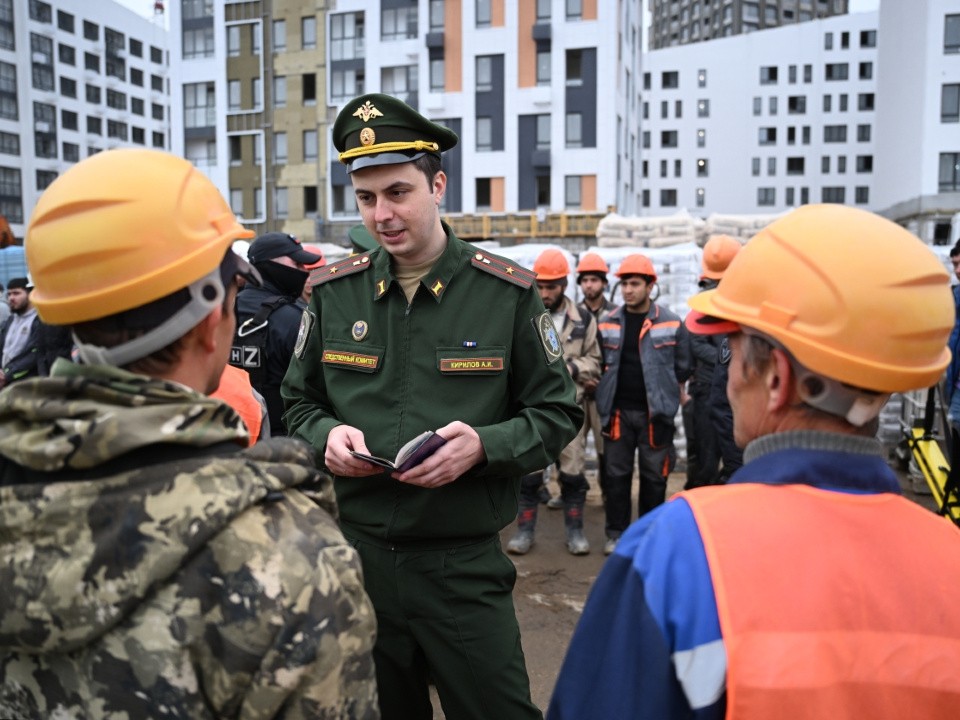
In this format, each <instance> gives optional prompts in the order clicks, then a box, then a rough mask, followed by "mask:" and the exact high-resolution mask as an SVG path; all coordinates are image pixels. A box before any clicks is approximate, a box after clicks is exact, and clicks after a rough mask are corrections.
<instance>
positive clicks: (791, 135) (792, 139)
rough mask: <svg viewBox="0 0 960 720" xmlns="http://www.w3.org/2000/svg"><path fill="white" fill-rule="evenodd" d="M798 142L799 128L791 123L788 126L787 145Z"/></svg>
mask: <svg viewBox="0 0 960 720" xmlns="http://www.w3.org/2000/svg"><path fill="white" fill-rule="evenodd" d="M796 144H797V128H796V126H795V125H791V126H790V127H788V128H787V145H796Z"/></svg>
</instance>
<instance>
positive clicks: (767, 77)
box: [760, 65, 777, 85]
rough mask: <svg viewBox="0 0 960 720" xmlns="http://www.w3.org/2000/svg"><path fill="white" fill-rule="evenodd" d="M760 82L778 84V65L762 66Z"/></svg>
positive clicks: (762, 83)
mask: <svg viewBox="0 0 960 720" xmlns="http://www.w3.org/2000/svg"><path fill="white" fill-rule="evenodd" d="M760 84H761V85H776V84H777V66H776V65H764V66H763V67H761V68H760Z"/></svg>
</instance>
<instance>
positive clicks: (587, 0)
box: [580, 0, 597, 20]
mask: <svg viewBox="0 0 960 720" xmlns="http://www.w3.org/2000/svg"><path fill="white" fill-rule="evenodd" d="M580 19H581V20H596V19H597V0H583V2H582V3H581V5H580Z"/></svg>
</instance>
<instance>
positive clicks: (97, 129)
mask: <svg viewBox="0 0 960 720" xmlns="http://www.w3.org/2000/svg"><path fill="white" fill-rule="evenodd" d="M87 133H88V134H89V135H103V122H102V121H101V120H100V118H98V117H93V116H92V115H87Z"/></svg>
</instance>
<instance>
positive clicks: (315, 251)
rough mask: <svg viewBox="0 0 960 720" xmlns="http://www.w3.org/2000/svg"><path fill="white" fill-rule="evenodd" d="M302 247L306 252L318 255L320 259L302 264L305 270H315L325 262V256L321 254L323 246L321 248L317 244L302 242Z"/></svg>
mask: <svg viewBox="0 0 960 720" xmlns="http://www.w3.org/2000/svg"><path fill="white" fill-rule="evenodd" d="M303 249H304V250H306V251H307V252H311V253H313V254H314V255H319V256H320V259H319V260H317V261H316V262H313V263H309V264H307V265H304V267H305V268H306V269H307V270H316V269H317V268H318V267H323V266H324V265H326V264H327V258H326V257H324V255H323V248H321V247H320V246H319V245H313V244H308V243H303Z"/></svg>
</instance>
